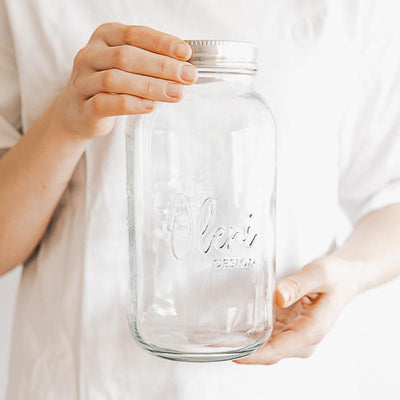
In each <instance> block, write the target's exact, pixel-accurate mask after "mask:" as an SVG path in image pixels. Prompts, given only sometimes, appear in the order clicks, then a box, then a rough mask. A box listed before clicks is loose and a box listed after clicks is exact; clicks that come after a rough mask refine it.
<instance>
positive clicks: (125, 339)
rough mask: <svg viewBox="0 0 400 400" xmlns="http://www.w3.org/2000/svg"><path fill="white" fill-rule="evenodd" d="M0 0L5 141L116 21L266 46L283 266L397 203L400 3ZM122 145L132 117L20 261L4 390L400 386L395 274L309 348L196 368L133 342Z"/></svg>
mask: <svg viewBox="0 0 400 400" xmlns="http://www.w3.org/2000/svg"><path fill="white" fill-rule="evenodd" d="M0 4H1V5H0V148H9V147H11V146H13V145H14V144H15V143H16V142H17V141H18V139H19V138H20V132H21V133H23V132H25V131H26V130H27V129H29V127H30V126H31V125H32V123H33V122H34V121H35V120H36V119H37V118H38V117H39V115H40V114H41V113H42V112H43V110H44V109H45V108H46V107H47V106H48V105H49V104H50V103H51V102H52V101H53V99H54V98H55V96H56V95H57V93H59V91H60V90H61V88H62V87H63V86H64V85H65V84H66V82H67V80H68V77H69V74H70V71H71V67H72V62H73V58H74V55H75V54H76V53H77V51H78V50H79V49H80V48H81V47H83V46H84V45H85V44H86V43H87V41H88V39H89V37H90V35H91V33H92V32H93V31H94V29H95V28H96V27H97V26H98V25H100V24H101V23H104V22H111V21H119V22H123V23H127V24H135V25H148V26H151V27H153V28H156V29H159V30H162V31H165V32H169V33H172V34H175V35H177V36H179V37H182V38H194V39H231V40H243V41H251V42H255V43H257V44H258V45H259V48H260V58H259V64H260V70H259V76H258V83H257V89H258V91H259V92H261V94H262V95H263V96H264V98H265V99H266V101H267V103H268V104H269V106H270V107H271V109H272V111H273V114H274V116H275V118H276V120H277V125H278V129H279V139H278V142H279V143H278V157H279V165H278V201H277V207H278V209H277V220H278V227H277V274H278V277H280V276H283V275H285V274H288V273H291V272H293V271H296V270H298V269H300V268H301V267H303V266H304V265H305V264H306V263H307V262H309V261H311V260H312V259H314V258H316V257H318V256H320V255H322V254H324V253H325V252H326V251H327V250H328V249H329V248H330V247H331V246H332V244H333V243H334V242H335V240H336V238H337V236H338V229H339V223H338V221H339V220H340V218H341V215H342V210H344V211H345V212H346V214H347V216H348V217H349V219H350V221H351V222H352V223H354V222H355V221H357V220H358V219H359V218H361V217H362V216H364V215H366V214H367V213H369V212H370V211H372V210H374V209H377V208H380V207H383V206H385V205H387V204H391V203H394V202H399V201H400V139H399V130H400V104H399V99H400V96H399V94H398V92H399V90H400V75H399V73H400V58H399V51H398V49H399V38H400V35H399V29H398V27H397V26H398V21H397V15H398V11H399V10H398V7H397V6H398V4H396V1H389V0H388V1H385V0H384V1H372V0H365V1H356V0H332V1H328V0H325V1H324V0H298V1H291V0H280V1H273V0H264V1H262V0H253V1H239V0H237V1H230V0H219V1H214V0H201V1H200V0H186V1H184V0H168V1H167V0H147V1H139V0H129V1H127V0H104V1H98V0H97V1H96V0H85V1H81V0H69V1H64V2H55V1H50V0H35V1H29V0H2V1H1V3H0ZM189 90H190V89H189ZM124 152H125V149H124V119H123V118H120V119H119V120H118V123H117V124H116V126H115V128H114V131H113V132H112V134H111V135H109V136H107V137H105V138H101V139H96V140H94V141H93V142H92V143H91V144H90V145H89V147H88V148H87V151H86V152H85V155H84V156H83V157H82V159H81V160H80V162H79V164H78V166H77V168H76V171H75V173H74V175H73V178H72V180H71V182H70V184H69V186H68V189H67V190H66V192H65V194H64V195H63V197H62V199H61V201H60V204H59V206H58V208H57V210H56V213H55V215H54V218H53V220H52V222H51V225H50V226H49V228H48V230H47V232H46V234H45V236H44V238H43V240H42V241H41V244H40V246H39V248H38V250H37V251H36V252H35V254H34V255H33V256H32V257H31V258H30V259H29V261H28V262H27V263H26V264H25V267H24V270H23V276H22V281H21V287H20V290H19V297H18V304H17V309H16V317H15V323H14V336H13V347H12V353H11V367H10V381H9V387H8V399H9V400H27V399H29V400H51V399H57V400H63V399H68V400H72V399H80V400H89V399H90V400H92V399H95V400H97V399H101V400H103V399H113V400H114V399H115V400H124V399H145V400H153V399H174V400H175V399H176V400H183V399H185V400H200V399H201V400H204V399H219V400H225V399H230V400H236V399H245V398H246V399H252V400H261V399H274V400H280V399H285V400H287V399H290V398H298V399H320V398H323V399H325V400H327V399H335V400H336V399H339V398H341V399H363V400H364V399H375V398H377V396H378V395H381V394H382V391H381V390H382V387H383V385H384V387H386V388H388V389H387V390H388V392H387V394H386V397H385V398H386V399H396V398H398V396H400V388H399V386H398V382H397V381H396V380H395V377H396V376H398V374H397V373H396V372H395V371H393V370H392V369H391V368H392V367H391V366H390V363H393V365H396V364H395V362H394V361H395V360H396V358H397V359H399V357H400V351H399V346H398V345H397V341H396V340H395V338H396V336H398V335H399V333H400V317H399V313H398V311H397V312H396V311H395V313H394V314H393V311H390V310H388V309H387V308H386V307H385V302H386V303H388V302H389V298H390V302H391V303H392V304H395V302H396V301H397V302H398V300H399V296H398V295H397V298H396V297H394V298H393V296H395V293H396V291H398V290H399V289H400V285H399V282H398V281H396V282H394V283H392V284H391V285H387V286H386V287H383V288H381V289H377V290H375V292H370V293H367V294H365V295H362V296H360V297H359V298H357V299H356V300H355V301H353V303H352V305H350V307H349V308H348V310H346V311H345V312H344V314H343V316H342V317H341V319H339V321H338V322H337V324H336V326H335V327H334V329H333V331H332V332H331V334H330V335H328V337H327V338H326V339H325V340H324V342H323V343H322V344H321V345H320V347H319V348H318V350H317V351H316V353H315V354H314V355H313V356H312V357H311V358H310V359H307V360H297V359H289V360H284V361H282V362H280V363H279V364H277V365H275V366H269V367H267V366H240V365H236V364H234V363H232V362H223V363H212V364H189V363H178V362H172V361H167V360H162V359H160V358H156V357H154V356H152V355H149V354H147V353H146V352H144V351H143V350H142V349H141V348H139V346H138V345H137V344H136V343H135V342H134V341H133V339H132V338H131V337H130V333H129V330H128V327H127V322H126V297H127V296H126V292H127V287H128V277H127V275H128V250H127V249H128V243H127V226H126V198H125V160H124ZM0 229H1V228H0ZM0 234H6V233H4V232H1V231H0ZM371 293H372V294H371ZM385 296H386V297H385ZM389 296H391V297H389ZM380 326H383V328H380ZM382 329H384V330H386V331H388V332H386V333H385V334H383V333H382V331H381V330H382ZM382 353H383V354H382ZM385 353H386V354H385ZM396 361H397V360H396ZM385 365H386V366H387V370H386V369H385ZM396 368H398V367H396ZM382 370H383V372H382ZM397 372H398V371H397ZM371 374H372V375H373V376H374V377H375V379H376V380H377V383H376V384H375V385H374V384H373V382H372V380H371V379H369V376H370V375H371ZM388 377H389V378H388ZM369 396H371V397H369ZM391 396H392V397H391Z"/></svg>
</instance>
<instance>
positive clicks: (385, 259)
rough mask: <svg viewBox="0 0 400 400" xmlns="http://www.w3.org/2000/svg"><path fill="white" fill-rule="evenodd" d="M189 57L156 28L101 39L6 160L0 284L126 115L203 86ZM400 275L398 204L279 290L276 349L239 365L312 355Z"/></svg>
mask: <svg viewBox="0 0 400 400" xmlns="http://www.w3.org/2000/svg"><path fill="white" fill-rule="evenodd" d="M190 56H191V49H190V47H189V46H188V45H187V44H186V43H185V42H183V41H182V40H181V39H179V38H176V37H174V36H171V35H167V34H165V33H162V32H158V31H155V30H153V29H150V28H147V27H137V26H127V25H123V24H105V25H102V26H100V27H99V28H98V29H97V30H96V31H95V32H94V34H93V35H92V37H91V38H90V40H89V42H88V44H87V45H86V46H85V48H83V49H82V50H81V51H79V53H78V54H77V56H76V58H75V61H74V67H73V70H72V73H71V77H70V79H69V82H68V83H67V85H66V87H65V88H64V90H63V91H62V93H61V94H60V95H59V96H58V97H57V98H56V99H55V100H54V102H53V103H52V104H51V105H50V107H49V108H48V109H47V110H45V112H44V113H43V115H42V116H41V117H40V118H39V119H38V120H37V121H36V122H35V123H34V124H33V126H32V127H31V128H30V129H29V130H28V131H27V132H26V133H25V135H24V136H23V137H22V138H21V140H20V141H19V142H18V144H17V145H15V146H14V147H13V148H12V149H10V150H9V151H8V152H7V153H6V154H5V155H4V156H3V157H2V158H1V159H0V187H1V191H0V226H1V232H0V254H1V258H0V275H2V274H4V273H6V272H7V271H9V270H11V269H12V268H14V267H15V266H17V265H19V264H21V263H23V262H24V261H25V260H26V259H27V258H28V257H29V256H30V255H31V254H32V252H33V250H34V249H35V247H36V246H37V245H38V244H39V243H40V240H41V238H42V237H43V234H44V233H45V231H46V228H47V226H48V223H49V221H50V219H51V217H52V215H53V213H54V210H55V208H56V206H57V204H58V202H59V200H60V198H61V196H62V194H63V192H64V190H65V188H66V186H67V185H68V182H69V180H70V179H71V176H72V173H73V171H74V169H75V167H76V164H77V163H78V161H79V159H80V157H81V156H82V154H83V152H84V151H85V148H86V146H87V145H88V144H89V143H90V142H91V141H92V140H95V139H96V138H98V137H103V136H106V135H108V134H109V133H110V131H111V129H112V127H113V125H114V120H115V117H116V116H117V115H133V114H144V113H149V112H151V111H153V109H154V107H155V104H156V102H158V101H163V102H177V101H179V100H180V99H181V98H182V96H183V91H184V86H185V85H190V84H192V83H194V82H195V80H196V78H197V72H196V69H195V68H194V67H193V66H191V65H190V64H189V63H187V60H188V59H189V58H190ZM5 233H6V234H5ZM399 274H400V204H393V205H390V206H387V207H385V208H383V209H380V210H377V211H375V212H373V213H371V214H369V215H367V216H366V217H365V218H364V219H362V220H361V221H360V222H359V223H358V224H357V225H356V226H355V228H354V231H353V232H352V234H351V235H350V236H349V238H348V239H347V241H346V242H345V243H344V245H343V246H342V247H341V248H338V249H336V250H335V251H334V252H333V253H331V254H329V255H325V256H324V257H321V258H320V259H318V260H315V261H313V262H311V263H310V264H308V265H307V266H306V267H304V268H303V269H302V270H301V271H300V272H299V273H297V274H294V275H291V276H289V277H286V278H283V279H282V280H280V281H279V282H278V283H277V289H276V303H277V305H278V307H277V320H276V324H275V327H274V333H273V336H272V338H271V340H270V341H269V342H268V344H266V345H265V346H264V347H262V348H261V349H260V350H259V351H257V352H256V353H254V354H253V355H252V356H250V357H247V358H243V359H241V360H237V361H236V362H237V363H239V364H267V365H269V364H274V363H277V362H278V361H279V360H281V359H283V358H288V357H308V356H310V355H311V354H312V352H313V351H314V350H315V348H316V346H317V345H318V343H319V342H320V341H321V340H322V339H323V338H324V336H325V335H326V334H327V332H328V331H329V330H330V329H331V327H332V326H333V324H334V322H335V320H336V319H337V317H338V315H339V314H340V312H341V310H342V309H343V308H344V307H345V305H346V304H347V303H348V302H349V301H350V300H351V299H352V298H353V297H354V296H355V295H357V294H358V293H360V292H362V291H364V290H367V289H368V288H370V287H372V286H376V285H379V284H382V283H384V282H386V281H389V280H391V279H394V278H395V277H396V276H398V275H399Z"/></svg>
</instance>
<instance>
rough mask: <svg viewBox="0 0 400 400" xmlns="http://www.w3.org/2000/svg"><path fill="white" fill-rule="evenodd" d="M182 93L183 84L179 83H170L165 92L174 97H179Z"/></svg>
mask: <svg viewBox="0 0 400 400" xmlns="http://www.w3.org/2000/svg"><path fill="white" fill-rule="evenodd" d="M181 93H182V85H179V84H178V83H169V84H168V85H167V88H166V90H165V94H166V95H167V96H168V97H171V98H173V99H177V98H179V97H180V96H181Z"/></svg>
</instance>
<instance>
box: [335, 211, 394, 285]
mask: <svg viewBox="0 0 400 400" xmlns="http://www.w3.org/2000/svg"><path fill="white" fill-rule="evenodd" d="M335 255H337V256H339V257H341V258H343V259H346V260H349V261H361V263H360V274H359V276H360V279H359V290H358V291H359V292H362V291H364V290H367V289H369V288H371V287H373V286H377V285H380V284H382V283H384V282H387V281H389V280H391V279H393V278H395V277H396V276H399V275H400V203H397V204H393V205H390V206H387V207H384V208H382V209H380V210H377V211H374V212H372V213H370V214H368V215H367V216H366V217H364V218H363V219H362V220H361V221H360V222H359V223H358V224H357V225H356V227H355V228H354V231H353V232H352V233H351V235H350V236H349V237H348V239H347V240H346V241H345V243H344V244H343V246H341V247H340V248H338V249H337V250H336V251H335Z"/></svg>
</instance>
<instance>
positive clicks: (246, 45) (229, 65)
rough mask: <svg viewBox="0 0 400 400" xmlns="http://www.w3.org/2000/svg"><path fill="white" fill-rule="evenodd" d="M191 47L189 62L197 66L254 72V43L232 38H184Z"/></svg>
mask: <svg viewBox="0 0 400 400" xmlns="http://www.w3.org/2000/svg"><path fill="white" fill-rule="evenodd" d="M185 42H186V43H188V44H189V45H190V47H191V48H192V57H191V58H190V60H189V62H190V63H192V64H193V65H195V66H196V67H199V68H211V69H212V68H215V69H226V70H235V71H236V72H240V71H242V72H243V73H249V72H251V73H256V71H257V53H258V48H257V46H256V44H254V43H250V42H240V41H234V40H185Z"/></svg>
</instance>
